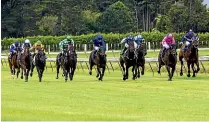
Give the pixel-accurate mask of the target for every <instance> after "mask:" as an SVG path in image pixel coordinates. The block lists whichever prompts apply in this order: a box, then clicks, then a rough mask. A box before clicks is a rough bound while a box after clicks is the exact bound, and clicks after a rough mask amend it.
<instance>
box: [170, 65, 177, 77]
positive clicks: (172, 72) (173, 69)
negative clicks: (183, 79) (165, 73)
mask: <svg viewBox="0 0 209 122" xmlns="http://www.w3.org/2000/svg"><path fill="white" fill-rule="evenodd" d="M175 70H176V66H174V67H172V71H171V80H172V78H173V74H174V72H175Z"/></svg>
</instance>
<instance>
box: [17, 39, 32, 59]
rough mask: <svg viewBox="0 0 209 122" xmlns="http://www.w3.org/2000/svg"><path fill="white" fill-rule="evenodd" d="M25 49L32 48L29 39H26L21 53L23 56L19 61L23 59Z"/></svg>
mask: <svg viewBox="0 0 209 122" xmlns="http://www.w3.org/2000/svg"><path fill="white" fill-rule="evenodd" d="M25 47H28V48H31V47H32V46H31V43H30V40H29V39H26V40H25V41H24V42H23V44H22V47H21V50H22V52H21V55H20V57H19V61H21V57H22V54H23V53H24V48H25ZM29 55H30V57H31V53H29Z"/></svg>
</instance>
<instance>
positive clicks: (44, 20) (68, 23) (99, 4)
mask: <svg viewBox="0 0 209 122" xmlns="http://www.w3.org/2000/svg"><path fill="white" fill-rule="evenodd" d="M1 2H2V3H1V11H2V13H1V14H2V17H1V21H2V23H1V24H2V25H1V32H2V37H26V36H37V35H52V36H60V35H66V34H72V35H81V34H89V33H97V32H102V33H128V32H153V31H154V32H164V33H167V32H176V33H180V32H185V31H188V30H189V29H193V30H194V31H195V32H209V9H208V8H207V7H206V5H204V4H203V0H120V1H118V0H2V1H1Z"/></svg>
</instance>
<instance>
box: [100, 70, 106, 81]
mask: <svg viewBox="0 0 209 122" xmlns="http://www.w3.org/2000/svg"><path fill="white" fill-rule="evenodd" d="M105 69H106V66H104V67H103V68H102V74H101V76H100V80H101V81H102V79H103V77H104V73H105Z"/></svg>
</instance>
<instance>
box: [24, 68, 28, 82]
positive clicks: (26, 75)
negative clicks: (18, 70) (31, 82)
mask: <svg viewBox="0 0 209 122" xmlns="http://www.w3.org/2000/svg"><path fill="white" fill-rule="evenodd" d="M24 75H25V82H28V69H24Z"/></svg>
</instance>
